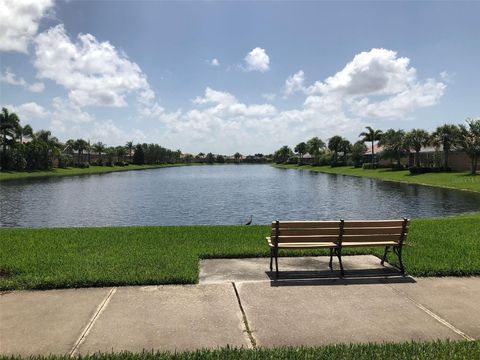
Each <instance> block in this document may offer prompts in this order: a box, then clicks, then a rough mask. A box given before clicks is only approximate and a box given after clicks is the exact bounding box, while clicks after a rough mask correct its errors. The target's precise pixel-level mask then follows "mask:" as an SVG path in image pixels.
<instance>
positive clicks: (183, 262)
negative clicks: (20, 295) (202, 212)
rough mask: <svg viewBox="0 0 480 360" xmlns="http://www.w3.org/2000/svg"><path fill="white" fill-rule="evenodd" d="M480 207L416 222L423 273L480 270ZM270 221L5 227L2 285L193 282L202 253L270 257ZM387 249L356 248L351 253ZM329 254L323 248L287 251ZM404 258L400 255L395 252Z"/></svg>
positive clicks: (414, 250) (413, 251)
mask: <svg viewBox="0 0 480 360" xmlns="http://www.w3.org/2000/svg"><path fill="white" fill-rule="evenodd" d="M479 224H480V213H476V214H472V215H463V216H457V217H451V218H443V219H416V220H413V221H412V226H411V231H410V234H409V239H408V243H409V244H410V245H411V246H408V247H406V248H405V249H404V262H405V266H406V268H407V271H408V272H409V273H410V274H412V275H416V276H445V275H453V276H464V275H480V226H479ZM268 233H269V227H268V226H167V227H161V226H146V227H103V228H51V229H5V228H4V229H0V273H1V275H0V289H3V290H7V289H47V288H69V287H88V286H111V285H145V284H189V283H196V282H197V281H198V259H199V258H234V257H257V256H268V255H269V250H268V247H267V245H266V243H265V240H264V237H265V236H266V235H267V234H268ZM380 252H381V249H378V250H372V249H355V250H351V251H348V252H345V253H347V254H353V253H363V254H365V253H372V254H376V255H380ZM306 254H325V253H322V252H321V251H316V250H315V251H303V252H302V251H295V252H291V253H287V252H284V253H282V255H295V256H297V255H298V256H299V255H306ZM390 261H391V263H393V264H396V258H395V257H394V256H392V255H391V256H390Z"/></svg>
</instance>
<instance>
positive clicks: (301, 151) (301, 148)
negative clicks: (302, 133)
mask: <svg viewBox="0 0 480 360" xmlns="http://www.w3.org/2000/svg"><path fill="white" fill-rule="evenodd" d="M294 151H295V152H296V153H297V154H298V156H299V158H300V164H302V163H303V155H305V153H306V152H307V144H306V143H304V142H303V141H302V142H301V143H299V144H297V146H295V149H294Z"/></svg>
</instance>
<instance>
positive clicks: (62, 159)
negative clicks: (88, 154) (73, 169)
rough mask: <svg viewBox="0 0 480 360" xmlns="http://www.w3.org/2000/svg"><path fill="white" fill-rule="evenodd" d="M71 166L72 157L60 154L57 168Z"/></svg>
mask: <svg viewBox="0 0 480 360" xmlns="http://www.w3.org/2000/svg"><path fill="white" fill-rule="evenodd" d="M72 165H73V156H72V155H70V154H60V155H59V156H58V167H59V168H62V169H65V168H67V167H69V166H72Z"/></svg>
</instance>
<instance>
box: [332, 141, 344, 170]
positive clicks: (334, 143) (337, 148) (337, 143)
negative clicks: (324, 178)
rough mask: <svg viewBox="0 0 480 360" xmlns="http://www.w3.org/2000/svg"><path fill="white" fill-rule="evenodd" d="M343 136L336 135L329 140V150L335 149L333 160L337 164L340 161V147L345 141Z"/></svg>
mask: <svg viewBox="0 0 480 360" xmlns="http://www.w3.org/2000/svg"><path fill="white" fill-rule="evenodd" d="M343 140H344V139H343V138H342V137H341V136H338V135H335V136H332V137H331V138H330V139H329V140H328V150H330V151H333V161H332V164H336V163H337V161H338V152H339V151H341V149H340V147H341V145H342V143H343Z"/></svg>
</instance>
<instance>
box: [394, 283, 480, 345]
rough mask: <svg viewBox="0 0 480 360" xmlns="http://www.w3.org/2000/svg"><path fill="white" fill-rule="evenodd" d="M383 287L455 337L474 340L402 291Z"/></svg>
mask: <svg viewBox="0 0 480 360" xmlns="http://www.w3.org/2000/svg"><path fill="white" fill-rule="evenodd" d="M385 286H388V287H389V288H390V289H392V290H393V291H394V292H396V293H397V294H398V295H400V296H403V297H404V298H405V299H407V300H408V301H410V302H411V303H413V304H414V305H415V306H416V307H417V308H419V309H420V310H422V311H423V312H424V313H426V314H427V315H429V316H431V317H432V318H434V319H435V320H437V321H438V322H439V323H440V324H442V325H444V326H446V327H447V328H449V329H450V330H452V331H453V332H454V333H456V334H457V335H460V336H461V337H463V338H464V339H465V340H467V341H474V340H475V339H474V338H473V337H471V336H470V335H468V334H465V333H464V332H463V331H462V330H460V329H458V328H456V327H455V326H453V325H452V324H451V323H450V322H448V321H447V320H445V319H444V318H442V317H441V316H440V315H438V314H435V313H434V312H433V311H432V310H430V309H429V308H427V307H426V306H424V305H422V304H420V303H419V302H417V301H415V300H414V299H413V298H411V297H410V296H408V295H407V294H406V293H405V292H403V291H402V290H399V289H396V288H394V287H393V286H391V285H388V284H385Z"/></svg>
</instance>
